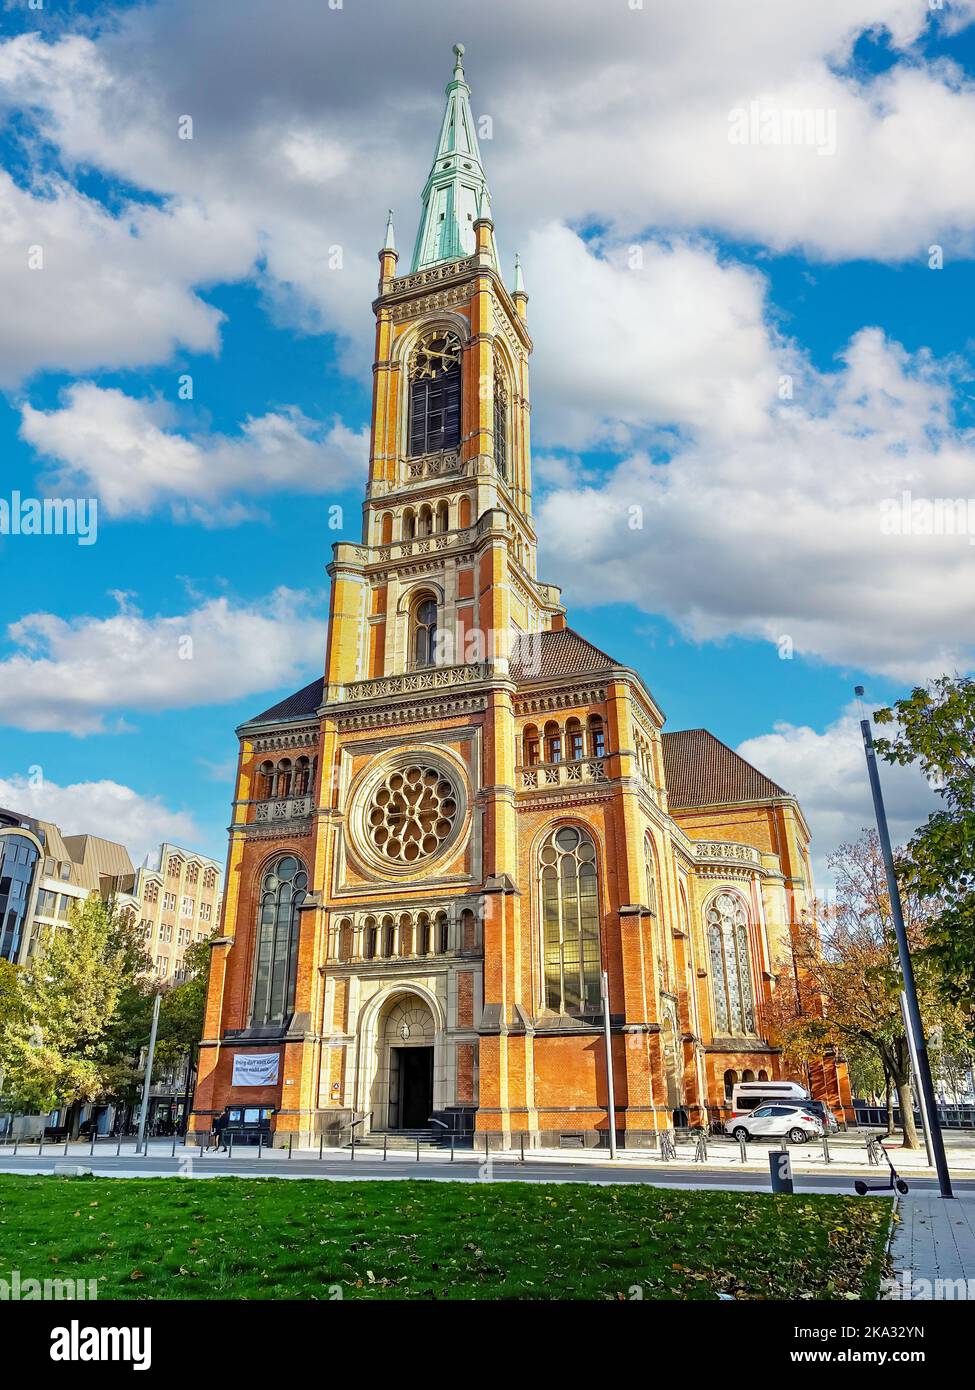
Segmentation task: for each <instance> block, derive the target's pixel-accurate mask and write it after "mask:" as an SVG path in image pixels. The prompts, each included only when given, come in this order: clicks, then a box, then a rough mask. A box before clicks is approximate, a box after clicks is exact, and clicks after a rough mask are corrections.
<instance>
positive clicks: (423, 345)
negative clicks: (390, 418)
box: [409, 328, 461, 457]
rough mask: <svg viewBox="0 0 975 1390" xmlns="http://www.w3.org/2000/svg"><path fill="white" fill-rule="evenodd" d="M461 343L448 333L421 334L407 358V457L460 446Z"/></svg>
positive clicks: (433, 331) (446, 330)
mask: <svg viewBox="0 0 975 1390" xmlns="http://www.w3.org/2000/svg"><path fill="white" fill-rule="evenodd" d="M460 357H461V345H460V339H459V338H458V337H457V334H456V333H452V332H451V331H450V330H449V329H445V328H434V329H431V330H429V331H428V332H427V333H424V334H423V336H422V337H421V339H420V341H419V342H418V343H417V345H416V347H415V348H414V349H413V352H412V355H411V357H410V369H409V370H410V453H411V454H412V455H413V456H414V457H415V456H416V455H417V454H433V453H438V452H439V451H440V450H442V449H456V447H457V445H458V444H459V443H460Z"/></svg>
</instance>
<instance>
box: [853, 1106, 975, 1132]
mask: <svg viewBox="0 0 975 1390" xmlns="http://www.w3.org/2000/svg"><path fill="white" fill-rule="evenodd" d="M853 1111H854V1114H855V1115H856V1122H857V1124H858V1125H859V1126H860V1128H861V1129H886V1128H887V1107H886V1106H885V1105H865V1104H864V1103H863V1102H862V1101H859V1100H855V1101H854V1102H853ZM938 1121H939V1123H940V1125H941V1128H942V1129H975V1105H939V1106H938ZM900 1122H901V1111H900V1106H899V1105H895V1106H894V1124H895V1125H899V1124H900ZM914 1123H915V1124H916V1125H918V1126H920V1124H921V1116H920V1114H919V1113H918V1111H916V1110H915V1112H914Z"/></svg>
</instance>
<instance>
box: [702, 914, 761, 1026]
mask: <svg viewBox="0 0 975 1390" xmlns="http://www.w3.org/2000/svg"><path fill="white" fill-rule="evenodd" d="M706 920H707V932H708V954H709V956H710V959H711V980H712V983H713V986H714V1028H715V1032H716V1033H719V1034H723V1035H724V1036H726V1037H739V1036H742V1035H746V1036H747V1035H749V1034H753V1033H754V1032H755V1002H754V995H753V993H752V973H751V967H750V966H749V963H748V914H747V912H746V911H745V904H744V902H743V901H742V899H741V898H740V897H739V896H738V894H737V893H719V894H718V896H717V897H716V898H715V899H714V901H713V902H712V904H711V906H710V907H709V908H708V910H707V919H706Z"/></svg>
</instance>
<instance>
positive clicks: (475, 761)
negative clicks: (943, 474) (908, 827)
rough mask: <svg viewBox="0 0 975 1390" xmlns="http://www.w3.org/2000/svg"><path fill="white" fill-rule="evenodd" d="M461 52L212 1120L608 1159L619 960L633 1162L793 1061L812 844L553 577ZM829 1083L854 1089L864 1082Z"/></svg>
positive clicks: (219, 1008) (252, 820)
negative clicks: (542, 570)
mask: <svg viewBox="0 0 975 1390" xmlns="http://www.w3.org/2000/svg"><path fill="white" fill-rule="evenodd" d="M461 55H462V50H458V51H457V60H456V65H455V68H454V73H453V78H452V80H451V82H450V83H449V84H448V87H447V100H446V109H445V113H444V119H443V124H442V128H441V132H440V139H439V143H438V148H437V154H436V157H435V159H434V163H433V167H432V169H431V172H430V176H429V178H428V180H427V183H426V186H425V188H424V192H423V211H422V216H421V223H420V227H419V231H418V234H417V239H416V245H415V249H414V253H413V258H412V263H411V265H410V268H409V270H407V271H406V273H403V274H398V273H397V271H398V253H397V251H396V249H395V242H394V235H393V228H392V218H390V224H389V226H388V229H387V236H386V244H385V246H384V248H383V250H382V251H381V252H380V253H379V261H380V279H379V292H378V296H377V298H376V299H375V301H374V304H373V309H374V312H375V317H376V349H375V365H374V369H373V407H372V436H371V448H370V460H369V481H368V486H367V490H366V496H365V500H364V504H363V513H362V518H363V519H362V540H361V542H360V543H351V542H339V543H338V544H336V545H335V546H334V547H333V558H332V562H331V564H330V565H329V568H328V572H329V575H330V577H331V604H330V612H329V618H328V638H327V647H326V658H325V670H324V676H323V678H322V679H321V680H317V681H315V682H313V683H312V684H311V685H310V686H308V687H306V688H305V689H303V690H300V691H298V692H297V693H296V694H294V695H292V696H290V697H288V698H287V699H285V700H283V701H281V702H280V703H279V704H277V705H275V706H274V707H273V708H271V709H268V710H266V711H264V713H263V714H261V715H258V716H257V717H256V718H254V719H251V720H249V721H248V722H247V723H245V724H244V725H242V726H241V728H240V729H239V730H238V735H239V738H240V758H239V763H238V769H237V779H236V798H235V801H234V808H233V823H232V825H231V827H230V849H229V856H228V867H227V878H226V892H225V897H224V908H223V922H222V929H221V934H220V936H219V937H218V938H217V939H216V940H215V942H214V944H213V949H212V963H211V972H210V984H209V993H208V1001H207V1011H206V1021H205V1027H204V1037H203V1040H202V1046H201V1051H200V1069H199V1079H198V1085H197V1091H196V1097H195V1104H194V1112H193V1117H192V1128H194V1129H195V1130H197V1131H200V1130H205V1129H206V1128H208V1126H209V1122H210V1116H211V1115H212V1114H213V1113H215V1112H218V1111H220V1110H222V1109H223V1107H224V1106H226V1105H230V1104H234V1105H245V1106H248V1107H252V1108H254V1107H269V1108H270V1109H272V1110H273V1112H274V1118H273V1124H274V1129H275V1135H276V1142H278V1143H281V1142H288V1136H289V1135H293V1136H294V1138H295V1142H302V1143H312V1144H316V1145H317V1144H318V1142H319V1138H320V1136H324V1139H325V1142H326V1143H339V1142H344V1141H346V1140H347V1139H348V1136H349V1132H350V1126H351V1125H352V1124H353V1123H355V1124H356V1132H357V1134H359V1135H364V1134H366V1133H368V1132H370V1131H373V1132H375V1131H381V1130H392V1131H402V1130H407V1131H411V1130H416V1129H426V1128H428V1127H429V1126H430V1125H431V1124H433V1123H434V1122H437V1126H438V1127H442V1126H446V1127H448V1128H450V1129H452V1130H454V1131H455V1132H457V1133H463V1134H469V1133H470V1132H472V1131H473V1132H475V1133H476V1135H477V1140H478V1143H483V1142H485V1138H486V1141H487V1142H488V1143H489V1144H494V1145H499V1146H500V1145H508V1144H516V1145H517V1144H518V1143H519V1142H520V1140H521V1139H522V1137H523V1138H524V1142H525V1143H526V1145H529V1146H530V1145H551V1144H555V1145H557V1144H559V1143H564V1142H582V1143H585V1144H594V1143H598V1142H604V1141H605V1138H606V1135H607V1129H608V1124H609V1116H608V1109H607V1069H606V1050H605V1043H604V1032H603V1002H602V995H601V981H602V973H603V971H605V972H606V974H607V978H608V994H609V1016H610V1024H611V1038H612V1049H611V1050H612V1066H613V1076H614V1085H615V1106H616V1113H615V1125H616V1129H617V1131H618V1134H619V1138H620V1142H621V1143H623V1144H625V1145H627V1146H631V1147H639V1146H653V1145H654V1144H656V1142H657V1139H658V1136H659V1135H660V1133H661V1132H662V1131H665V1130H669V1129H670V1128H672V1127H673V1126H674V1124H675V1123H677V1124H680V1123H691V1124H694V1123H697V1122H699V1121H700V1120H701V1119H703V1118H705V1117H707V1116H710V1117H711V1118H712V1119H715V1118H718V1117H719V1116H720V1113H721V1111H722V1109H723V1108H725V1109H726V1107H727V1102H728V1100H729V1099H730V1088H731V1085H732V1084H733V1081H734V1080H739V1079H741V1080H751V1079H776V1078H782V1077H784V1076H789V1075H790V1074H791V1073H790V1072H789V1071H788V1067H787V1064H786V1060H785V1059H784V1057H783V1055H782V1053H781V1051H780V1050H779V1049H778V1048H776V1047H775V1046H774V1045H773V1043H772V1042H771V1041H770V1040H769V1039H768V1037H767V1036H766V1033H765V1028H766V1016H767V1013H768V1011H769V1001H770V999H771V997H772V993H773V991H774V989H775V988H776V985H777V982H778V981H779V980H786V981H791V980H793V979H794V973H795V966H794V959H793V948H792V939H793V931H794V929H795V926H796V924H797V923H798V922H799V921H800V920H801V918H802V915H803V914H804V913H806V912H808V911H809V910H810V909H811V895H812V879H811V871H810V861H809V852H808V839H809V832H808V828H807V826H806V822H805V820H804V818H803V815H802V811H801V809H800V807H799V805H798V803H797V802H796V800H795V798H794V797H792V796H791V795H789V794H788V793H787V792H786V791H784V790H783V789H782V788H781V787H779V786H777V785H776V784H775V783H774V782H772V781H771V780H770V779H769V778H768V777H766V776H764V775H763V774H762V773H761V772H759V771H758V770H757V769H755V768H754V767H752V766H750V765H749V764H748V763H747V762H745V761H744V760H743V759H742V758H740V757H739V756H738V755H737V754H735V753H734V752H733V751H732V750H731V749H730V748H728V747H726V746H725V745H724V744H723V743H721V742H720V741H719V740H718V739H716V738H715V737H714V736H713V735H711V734H709V733H708V732H707V731H706V730H704V729H692V730H684V731H680V732H667V731H665V730H664V727H663V726H664V715H663V712H662V711H661V709H660V708H659V706H658V705H657V703H656V701H655V700H654V698H653V695H652V693H651V692H650V690H649V689H648V688H647V686H646V685H645V683H644V681H643V679H642V678H641V676H640V675H639V674H638V673H637V672H636V671H634V670H632V669H630V668H629V667H626V666H623V665H621V664H620V663H619V662H617V661H616V660H614V658H613V657H612V656H611V655H610V654H608V653H606V652H605V651H603V650H602V649H601V648H600V647H599V646H598V645H596V644H594V643H593V642H591V641H589V640H588V639H587V638H586V637H584V636H583V635H581V634H580V633H578V632H576V631H575V630H574V629H573V628H572V627H571V626H570V625H569V623H568V620H567V615H566V610H565V608H564V606H563V604H562V602H561V598H560V591H559V589H558V588H557V587H556V586H555V585H553V584H549V583H546V582H543V581H542V580H540V579H539V578H538V576H537V573H536V545H537V537H536V532H535V528H534V524H533V521H532V509H531V456H530V446H529V380H528V378H529V366H528V364H529V356H530V353H531V346H532V345H531V338H530V336H529V330H528V317H527V308H528V296H527V294H526V292H525V288H524V283H523V279H522V273H521V269H520V267H518V266H517V265H516V269H515V274H514V278H513V281H512V283H511V288H510V289H509V287H508V285H507V284H506V283H505V280H504V279H503V278H502V274H501V271H500V268H499V265H498V261H497V256H496V248H495V242H494V226H493V220H492V214H491V205H490V198H489V194H488V189H487V184H486V180H485V177H484V172H483V168H482V165H481V161H480V155H479V151H478V143H477V137H476V132H475V128H474V122H473V118H472V115H471V108H470V104H469V88H468V86H467V83H466V81H465V77H464V72H463V68H462V65H461ZM782 987H789V986H782ZM810 1077H811V1080H812V1083H813V1087H814V1090H815V1092H816V1093H817V1094H818V1095H820V1096H821V1097H822V1098H824V1099H826V1100H827V1101H829V1102H830V1103H831V1104H832V1105H833V1106H834V1107H835V1108H836V1109H842V1108H843V1106H844V1104H845V1103H846V1102H848V1100H849V1092H848V1086H847V1083H846V1079H845V1068H844V1067H843V1064H842V1063H841V1062H838V1061H837V1060H836V1059H834V1058H832V1057H827V1058H824V1059H823V1060H822V1061H821V1062H819V1063H817V1064H816V1065H815V1066H813V1067H812V1068H811V1069H810ZM797 1079H800V1080H803V1081H805V1080H806V1079H807V1077H806V1074H805V1073H803V1074H802V1075H799V1076H798V1077H797Z"/></svg>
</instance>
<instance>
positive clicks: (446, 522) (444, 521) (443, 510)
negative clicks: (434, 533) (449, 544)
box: [437, 502, 450, 533]
mask: <svg viewBox="0 0 975 1390" xmlns="http://www.w3.org/2000/svg"><path fill="white" fill-rule="evenodd" d="M437 530H438V532H440V533H443V532H444V531H449V530H450V508H449V507H448V506H447V503H446V502H438V503H437Z"/></svg>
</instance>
